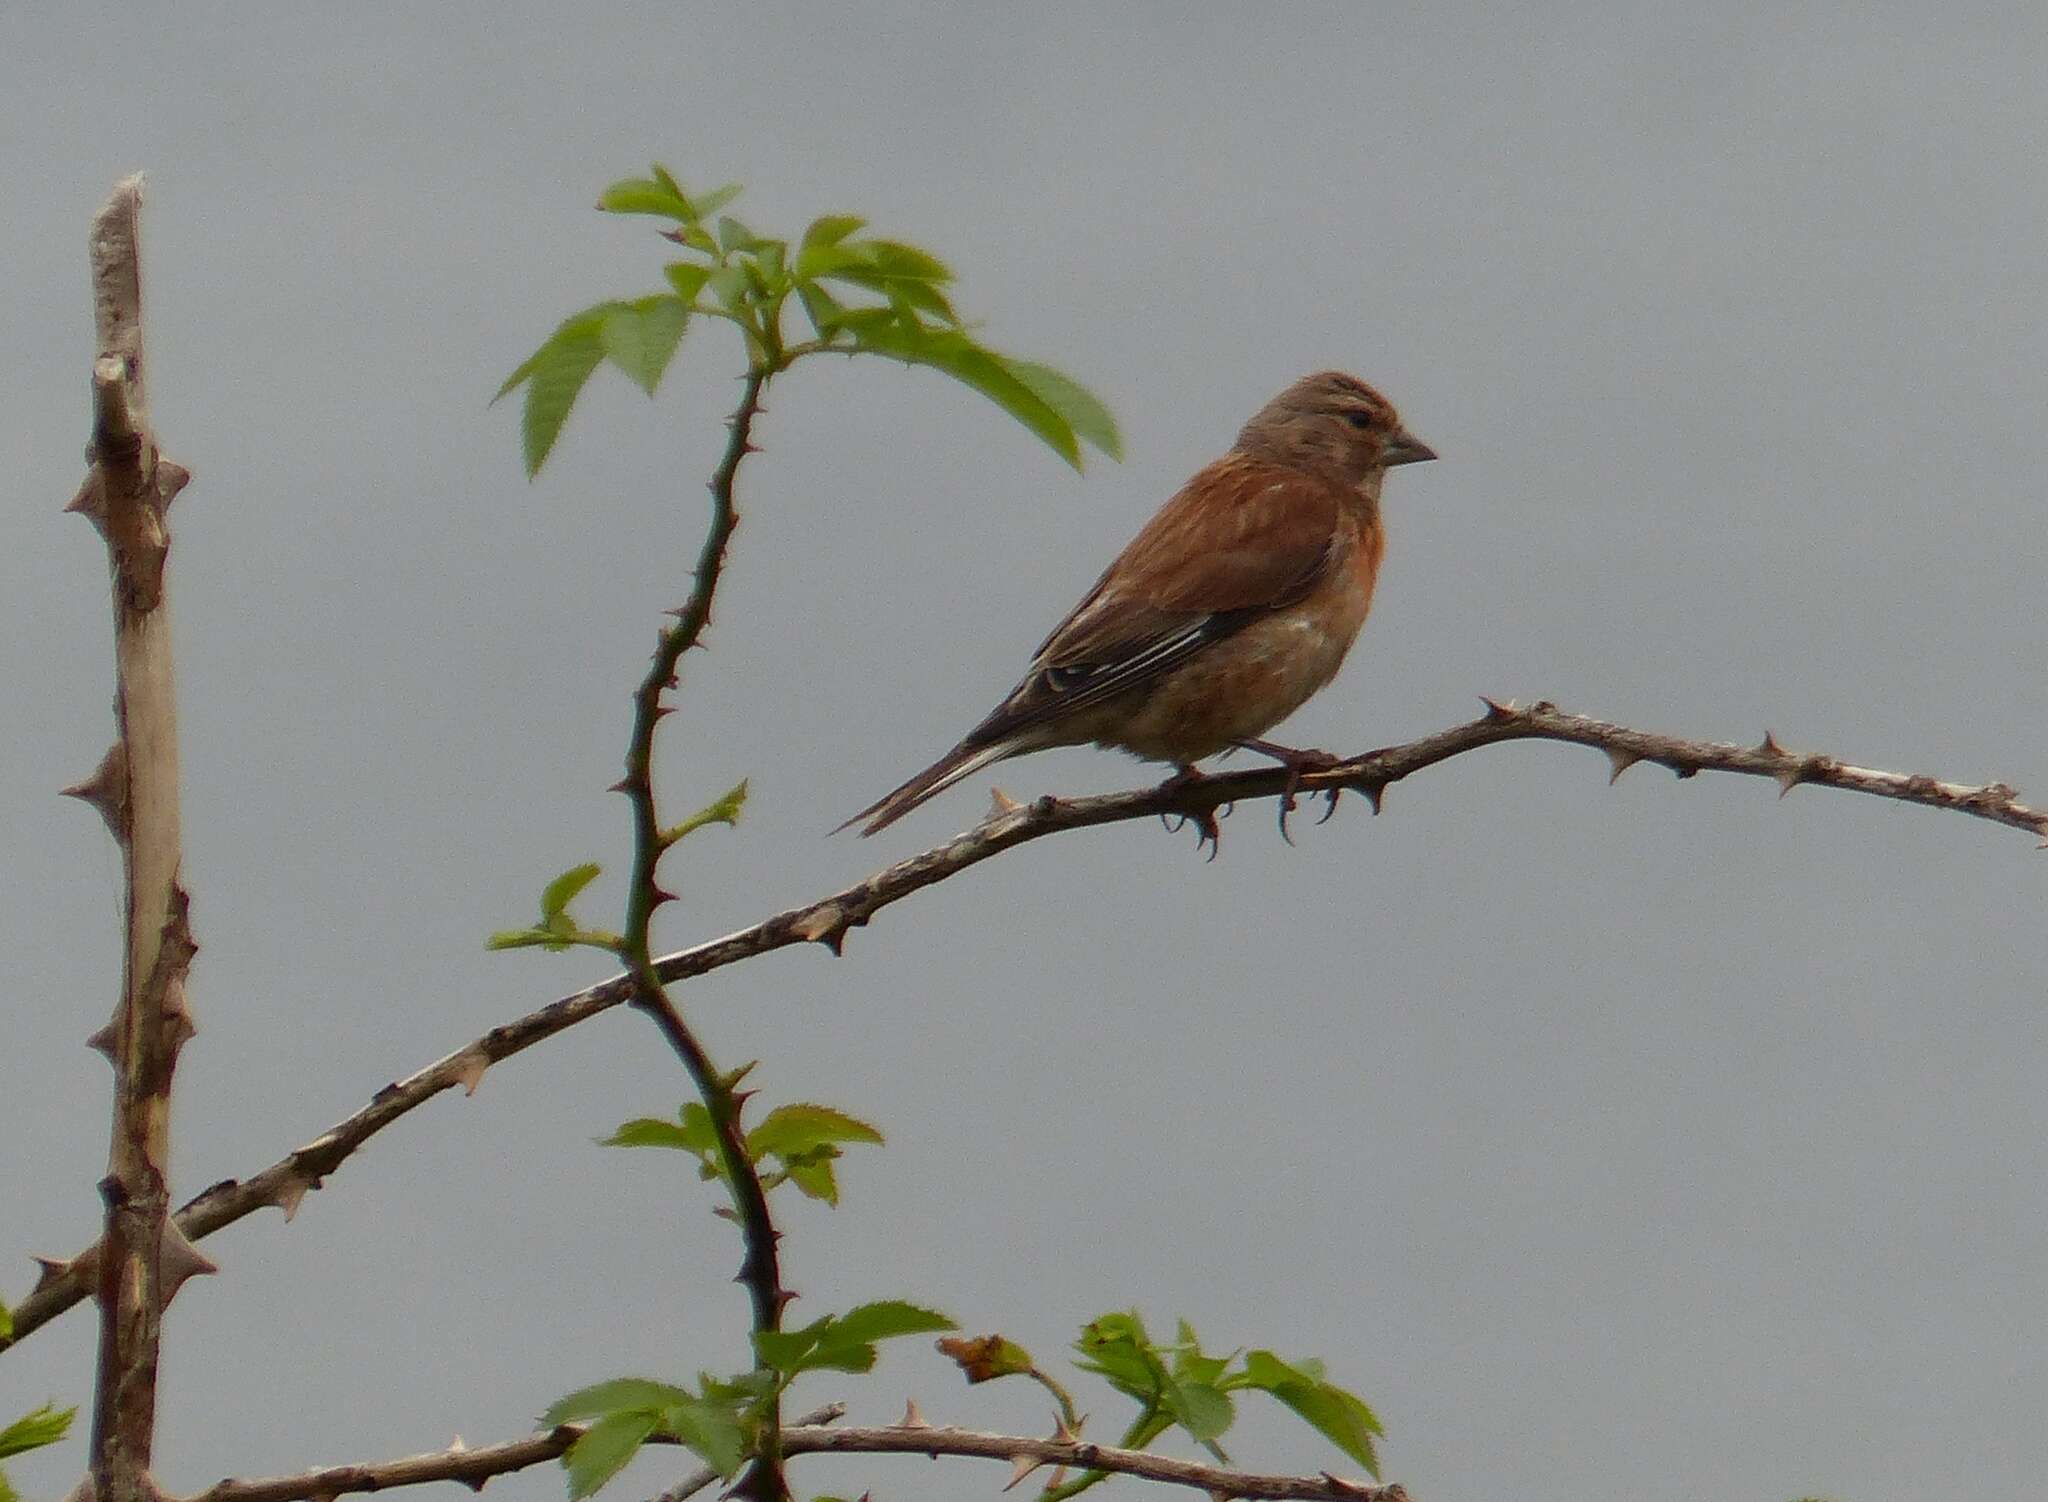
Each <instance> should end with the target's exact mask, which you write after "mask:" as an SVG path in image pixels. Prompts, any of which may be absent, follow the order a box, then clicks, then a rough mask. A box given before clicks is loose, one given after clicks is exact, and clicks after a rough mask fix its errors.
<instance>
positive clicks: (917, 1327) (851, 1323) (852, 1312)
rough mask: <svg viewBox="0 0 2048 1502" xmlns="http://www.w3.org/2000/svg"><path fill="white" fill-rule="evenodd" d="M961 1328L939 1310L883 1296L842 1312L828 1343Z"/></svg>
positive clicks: (861, 1340) (864, 1340)
mask: <svg viewBox="0 0 2048 1502" xmlns="http://www.w3.org/2000/svg"><path fill="white" fill-rule="evenodd" d="M958 1328H959V1326H957V1325H955V1324H954V1323H953V1321H951V1320H950V1319H948V1318H946V1316H945V1315H943V1314H941V1313H939V1312H938V1310H936V1309H926V1308H924V1307H923V1306H922V1305H918V1304H912V1303H909V1302H907V1301H905V1300H903V1299H882V1300H880V1301H878V1302H876V1303H872V1304H858V1305H855V1306H854V1307H853V1308H851V1309H849V1310H847V1311H846V1313H844V1314H842V1315H840V1316H839V1318H838V1319H836V1320H834V1321H833V1322H832V1324H831V1326H830V1328H829V1330H828V1332H827V1334H826V1343H831V1344H839V1345H845V1344H849V1343H857V1344H867V1343H870V1342H873V1341H877V1340H894V1339H895V1338H897V1337H898V1336H902V1335H926V1334H932V1333H935V1332H938V1331H941V1330H956V1329H958Z"/></svg>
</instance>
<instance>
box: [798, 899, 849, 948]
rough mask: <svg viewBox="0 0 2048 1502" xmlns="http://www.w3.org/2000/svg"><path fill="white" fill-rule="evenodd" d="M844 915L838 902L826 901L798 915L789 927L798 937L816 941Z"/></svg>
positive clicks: (836, 925)
mask: <svg viewBox="0 0 2048 1502" xmlns="http://www.w3.org/2000/svg"><path fill="white" fill-rule="evenodd" d="M845 916H846V914H845V913H844V912H842V911H841V910H840V907H839V904H838V903H836V902H827V903H825V904H824V905H822V906H821V907H817V908H814V909H812V910H811V911H810V912H808V913H805V914H803V915H802V916H800V917H799V918H798V919H797V920H796V922H794V923H792V924H791V925H790V929H791V931H792V932H794V933H795V934H796V936H797V937H798V938H800V939H803V940H805V941H806V942H808V943H816V942H818V941H820V940H822V939H823V938H824V937H825V936H826V935H827V934H829V933H831V932H832V930H833V929H835V928H837V927H838V926H839V923H840V920H841V919H843V918H844V917H845Z"/></svg>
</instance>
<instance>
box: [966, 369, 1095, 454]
mask: <svg viewBox="0 0 2048 1502" xmlns="http://www.w3.org/2000/svg"><path fill="white" fill-rule="evenodd" d="M996 358H997V359H999V360H1000V361H1001V362H1002V365H1003V368H1004V369H1005V370H1007V371H1009V373H1010V374H1011V375H1013V376H1015V377H1016V378H1017V379H1018V380H1019V381H1021V382H1023V384H1024V385H1025V386H1026V387H1027V388H1028V389H1029V390H1030V392H1031V394H1032V395H1033V396H1035V397H1037V398H1038V399H1039V400H1040V401H1042V402H1044V403H1045V404H1046V405H1047V406H1048V407H1050V408H1052V409H1053V411H1055V412H1057V413H1059V415H1060V416H1061V417H1063V418H1065V419H1066V421H1067V425H1068V426H1069V427H1071V428H1072V429H1073V430H1074V431H1075V432H1076V433H1077V434H1079V435H1080V437H1081V438H1082V439H1083V440H1085V441H1086V442H1088V443H1091V444H1093V445H1094V446H1095V447H1096V448H1097V449H1099V450H1100V451H1101V452H1102V453H1103V454H1105V455H1107V456H1108V457H1109V458H1111V459H1116V460H1119V461H1121V460H1122V458H1123V456H1124V439H1123V434H1122V433H1121V432H1119V431H1118V430H1117V425H1116V418H1115V416H1113V415H1112V414H1111V412H1110V410H1109V408H1108V407H1106V406H1104V405H1103V404H1102V402H1101V400H1100V399H1099V398H1097V397H1096V395H1095V394H1094V393H1093V392H1091V391H1090V390H1088V388H1087V387H1085V386H1083V385H1082V384H1081V383H1080V382H1079V381H1076V380H1075V379H1074V378H1073V377H1071V376H1069V375H1066V374H1063V373H1062V372H1060V371H1057V370H1054V369H1053V368H1052V367H1051V366H1050V365H1041V364H1039V363H1038V362H1037V361H1036V360H1017V359H1012V358H1011V357H1009V356H1007V355H998V356H997V357H996Z"/></svg>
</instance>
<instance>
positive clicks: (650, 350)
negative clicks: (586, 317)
mask: <svg viewBox="0 0 2048 1502" xmlns="http://www.w3.org/2000/svg"><path fill="white" fill-rule="evenodd" d="M689 322H690V305H689V304H688V303H687V302H685V301H684V300H683V299H682V298H680V297H670V296H667V295H658V296H654V297H642V298H636V299H635V300H633V301H632V302H622V303H614V304H613V305H612V307H611V310H610V311H609V312H607V313H606V314H605V317H604V322H603V323H602V324H601V325H600V326H599V329H598V337H599V339H600V340H601V341H602V342H603V344H604V353H605V358H606V359H608V360H610V361H611V362H612V364H614V365H616V366H618V367H619V369H620V370H622V371H624V372H625V373H626V376H627V379H629V380H631V381H632V382H633V384H634V385H636V386H638V387H639V388H640V389H641V390H642V391H644V392H646V393H647V394H648V395H649V396H652V395H654V388H655V387H656V386H658V385H660V384H661V375H662V372H663V371H665V370H667V369H668V362H669V361H670V359H671V358H673V357H674V355H675V352H676V346H677V345H678V344H680V343H681V342H682V338H683V330H684V329H686V328H687V327H688V326H689Z"/></svg>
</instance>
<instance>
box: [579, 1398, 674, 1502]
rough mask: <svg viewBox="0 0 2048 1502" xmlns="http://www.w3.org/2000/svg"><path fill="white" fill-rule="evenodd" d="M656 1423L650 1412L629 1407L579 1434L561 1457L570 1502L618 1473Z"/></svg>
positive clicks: (607, 1415)
mask: <svg viewBox="0 0 2048 1502" xmlns="http://www.w3.org/2000/svg"><path fill="white" fill-rule="evenodd" d="M656 1423H657V1419H656V1417H655V1415H654V1414H653V1413H652V1412H649V1411H644V1410H638V1409H631V1410H627V1411H626V1412H623V1413H610V1414H606V1415H605V1416H604V1417H603V1418H601V1419H599V1420H598V1421H597V1422H596V1423H594V1424H592V1425H591V1426H590V1427H589V1428H588V1429H586V1430H584V1431H583V1433H582V1434H580V1435H578V1436H577V1438H576V1442H575V1443H574V1444H572V1445H570V1446H569V1449H568V1452H567V1453H566V1454H564V1455H563V1456H562V1468H563V1469H564V1470H566V1471H567V1472H568V1473H569V1498H570V1502H579V1499H581V1498H583V1497H587V1496H589V1495H590V1494H591V1493H592V1492H594V1491H596V1490H597V1489H598V1488H599V1487H601V1486H603V1485H604V1484H605V1483H606V1482H607V1481H609V1480H611V1479H612V1477H614V1476H616V1475H618V1474H619V1472H620V1471H621V1470H623V1469H624V1468H625V1465H626V1462H627V1461H629V1460H631V1459H632V1458H633V1457H634V1456H635V1455H637V1454H638V1453H639V1452H640V1447H641V1445H643V1444H645V1443H646V1442H647V1437H648V1436H649V1435H650V1434H652V1433H654V1430H655V1427H656Z"/></svg>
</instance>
